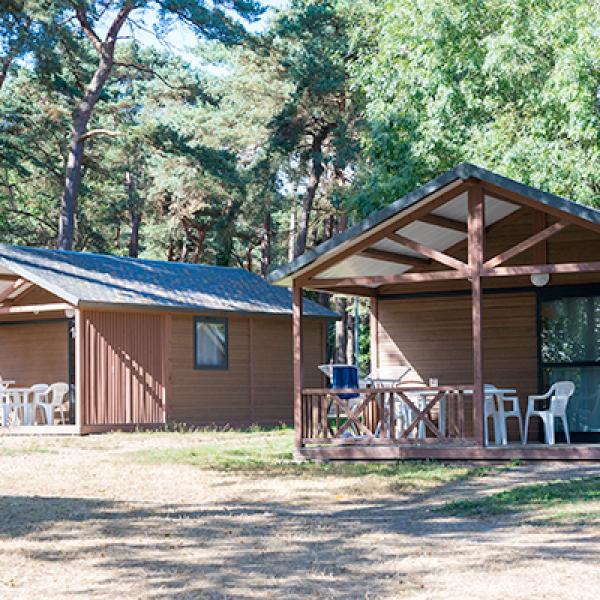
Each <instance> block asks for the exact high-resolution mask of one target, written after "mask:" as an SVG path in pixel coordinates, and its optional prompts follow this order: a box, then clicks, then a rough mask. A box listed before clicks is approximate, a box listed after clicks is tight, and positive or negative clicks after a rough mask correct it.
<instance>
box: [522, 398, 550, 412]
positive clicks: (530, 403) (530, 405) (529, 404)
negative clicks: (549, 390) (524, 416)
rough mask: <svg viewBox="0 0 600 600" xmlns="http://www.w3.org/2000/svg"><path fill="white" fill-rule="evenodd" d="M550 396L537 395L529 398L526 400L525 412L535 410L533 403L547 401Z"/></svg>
mask: <svg viewBox="0 0 600 600" xmlns="http://www.w3.org/2000/svg"><path fill="white" fill-rule="evenodd" d="M549 397H550V396H549V395H548V394H543V395H537V396H529V398H528V399H527V410H528V411H531V410H536V408H535V403H536V402H540V401H542V400H548V398H549Z"/></svg>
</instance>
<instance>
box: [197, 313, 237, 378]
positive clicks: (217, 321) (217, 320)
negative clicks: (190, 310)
mask: <svg viewBox="0 0 600 600" xmlns="http://www.w3.org/2000/svg"><path fill="white" fill-rule="evenodd" d="M198 323H209V324H213V325H223V326H224V327H225V361H224V363H223V364H220V365H203V364H198ZM194 370H195V371H228V370H229V319H227V318H225V317H194Z"/></svg>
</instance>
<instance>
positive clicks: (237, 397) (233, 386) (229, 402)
mask: <svg viewBox="0 0 600 600" xmlns="http://www.w3.org/2000/svg"><path fill="white" fill-rule="evenodd" d="M193 327H194V326H193V316H191V315H173V316H172V322H171V339H170V343H169V371H170V379H169V386H170V388H169V390H170V391H169V398H168V401H167V419H168V420H169V421H176V422H182V423H190V424H211V423H215V424H230V425H233V426H239V425H248V424H250V423H262V424H273V423H278V422H281V421H286V422H289V421H291V419H292V415H293V389H292V368H293V361H292V333H291V328H292V323H291V318H285V317H258V316H257V317H242V316H232V317H229V369H227V370H223V371H219V370H214V371H210V370H195V369H194V368H193V367H194V362H193V361H194V329H193ZM303 327H304V360H305V381H304V384H305V385H310V386H320V385H321V384H322V381H321V375H320V372H319V371H318V369H317V365H319V364H321V363H322V362H323V342H324V335H323V329H324V327H326V324H325V323H324V322H323V321H322V320H316V319H310V318H305V319H304V320H303Z"/></svg>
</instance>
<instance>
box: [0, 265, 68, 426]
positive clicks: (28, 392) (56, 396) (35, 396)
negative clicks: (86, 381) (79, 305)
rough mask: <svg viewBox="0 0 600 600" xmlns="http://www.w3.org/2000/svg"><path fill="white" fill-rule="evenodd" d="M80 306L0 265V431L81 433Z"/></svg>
mask: <svg viewBox="0 0 600 600" xmlns="http://www.w3.org/2000/svg"><path fill="white" fill-rule="evenodd" d="M76 317H77V310H76V308H75V306H73V305H72V304H70V303H68V302H65V301H64V300H63V299H61V298H59V297H57V296H55V295H53V294H51V293H50V292H48V291H47V290H45V289H43V288H41V287H39V286H37V285H35V284H34V283H33V281H31V280H29V279H27V278H25V277H23V276H21V275H19V274H17V273H15V272H14V271H12V270H11V269H10V268H8V267H6V266H2V267H1V268H0V433H2V434H6V433H8V434H31V433H35V434H45V433H49V434H54V435H55V434H60V433H65V434H73V433H78V431H79V427H78V425H77V406H76V394H75V373H76V353H75V347H76V336H75V321H76Z"/></svg>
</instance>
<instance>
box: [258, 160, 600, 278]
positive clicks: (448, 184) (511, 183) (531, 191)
mask: <svg viewBox="0 0 600 600" xmlns="http://www.w3.org/2000/svg"><path fill="white" fill-rule="evenodd" d="M470 178H475V179H480V180H482V181H484V182H487V183H490V184H493V185H496V186H498V187H501V188H504V189H506V190H509V191H511V192H514V193H516V194H520V195H521V196H525V197H527V198H529V199H530V200H533V201H535V202H538V203H540V204H543V205H547V206H551V207H553V208H555V209H558V210H561V211H563V212H565V213H568V214H571V215H573V216H576V217H579V218H581V219H585V220H587V221H590V222H591V223H594V224H597V225H600V211H598V210H596V209H593V208H590V207H588V206H583V205H582V204H578V203H576V202H572V201H570V200H566V199H565V198H561V197H560V196H556V195H554V194H550V193H548V192H544V191H542V190H540V189H537V188H534V187H531V186H528V185H525V184H524V183H520V182H518V181H515V180H514V179H510V178H508V177H503V176H502V175H498V174H497V173H493V172H492V171H488V170H486V169H484V168H482V167H478V166H476V165H473V164H470V163H462V164H460V165H458V166H457V167H455V168H453V169H451V170H450V171H446V172H445V173H443V174H442V175H440V176H439V177H436V178H435V179H432V180H431V181H429V182H428V183H426V184H425V185H423V186H421V187H419V188H417V189H416V190H414V191H412V192H410V193H408V194H406V195H405V196H403V197H402V198H400V199H399V200H396V201H395V202H393V203H392V204H389V205H388V206H386V207H384V208H382V209H381V210H379V211H378V212H376V213H374V214H372V215H370V216H369V217H367V218H366V219H364V220H363V221H361V222H359V223H357V224H356V225H354V226H353V227H350V228H349V229H347V230H346V231H344V232H342V233H340V234H338V235H336V236H334V237H333V238H331V239H330V240H327V241H326V242H323V243H322V244H320V245H319V246H317V247H315V248H313V249H311V250H308V251H307V252H305V253H304V254H302V255H301V256H299V257H298V258H296V259H295V260H293V261H292V262H290V263H288V264H286V265H283V266H280V267H278V268H276V269H274V270H273V271H272V272H271V273H270V275H269V278H268V279H269V281H272V282H273V283H277V284H278V285H291V279H292V278H293V277H294V276H296V275H298V274H299V273H300V272H301V271H303V270H304V269H305V268H307V267H309V266H310V265H312V264H313V263H314V262H315V261H317V260H319V259H320V258H321V257H323V256H324V255H326V254H331V255H333V254H337V253H338V252H342V251H343V250H344V249H345V248H346V247H350V246H351V244H352V243H353V242H354V241H356V240H357V239H359V238H360V237H361V236H363V235H365V234H367V233H369V232H370V231H372V230H374V229H376V228H378V227H380V226H382V227H383V226H384V225H385V223H386V221H388V220H389V219H391V218H393V217H396V216H397V215H398V214H399V213H402V212H403V211H408V209H410V208H411V207H413V206H414V205H416V204H418V203H419V202H421V201H422V200H426V199H428V198H429V197H431V196H432V195H434V194H439V193H442V192H443V191H445V190H446V189H451V188H452V186H455V185H458V184H459V183H460V182H461V181H465V180H467V179H470ZM497 204H498V207H499V208H500V210H499V211H498V213H499V214H498V216H497V217H495V218H494V219H491V222H493V221H494V220H499V219H500V218H501V217H502V216H506V213H507V207H506V206H505V207H501V206H500V204H502V203H501V202H500V201H498V203H497ZM504 204H507V203H504ZM488 224H490V223H487V222H486V225H488ZM421 229H422V230H424V229H425V228H421ZM429 229H430V231H429V232H425V233H426V234H427V233H429V235H428V236H427V235H426V237H429V239H419V240H418V241H420V242H421V243H424V244H426V245H429V246H431V247H434V248H436V249H437V250H444V249H446V248H447V247H449V246H451V245H452V244H451V243H444V240H442V239H441V235H440V234H441V232H440V231H439V229H438V232H437V239H436V232H435V230H433V231H432V230H431V228H429ZM401 233H404V234H405V235H406V236H407V237H411V238H412V239H416V238H417V237H418V236H417V235H412V233H413V232H411V234H410V235H408V232H407V231H403V232H401ZM464 237H465V238H466V235H465V236H464ZM456 239H460V238H456ZM455 241H456V240H455ZM381 249H384V248H381ZM387 249H389V250H392V248H387ZM405 253H406V252H405ZM406 254H409V253H406ZM415 256H419V255H418V254H415ZM361 260H363V262H364V261H369V260H370V259H361ZM374 263H375V261H371V263H370V264H374ZM408 268H410V267H408ZM406 270H408V269H406Z"/></svg>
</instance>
